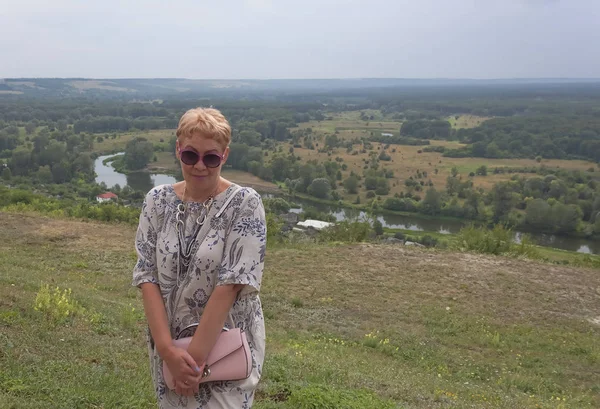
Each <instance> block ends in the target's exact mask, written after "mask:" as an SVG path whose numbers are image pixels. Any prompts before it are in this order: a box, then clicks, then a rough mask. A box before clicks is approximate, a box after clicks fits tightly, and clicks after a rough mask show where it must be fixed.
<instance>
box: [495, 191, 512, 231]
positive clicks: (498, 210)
mask: <svg viewBox="0 0 600 409" xmlns="http://www.w3.org/2000/svg"><path fill="white" fill-rule="evenodd" d="M492 197H493V207H494V222H498V221H500V220H503V219H505V218H506V216H507V215H508V213H509V212H510V210H511V209H512V207H513V202H514V198H513V192H512V188H511V186H510V182H500V183H496V184H495V185H494V189H493V190H492Z"/></svg>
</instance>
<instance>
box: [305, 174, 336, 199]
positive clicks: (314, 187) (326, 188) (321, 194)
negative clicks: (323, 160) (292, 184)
mask: <svg viewBox="0 0 600 409" xmlns="http://www.w3.org/2000/svg"><path fill="white" fill-rule="evenodd" d="M308 193H309V194H310V195H312V196H314V197H318V198H319V199H329V196H330V194H331V185H330V184H329V180H328V179H326V178H317V179H315V180H313V181H312V183H311V184H310V186H309V187H308Z"/></svg>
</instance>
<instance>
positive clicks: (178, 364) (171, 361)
mask: <svg viewBox="0 0 600 409" xmlns="http://www.w3.org/2000/svg"><path fill="white" fill-rule="evenodd" d="M162 359H163V361H165V363H166V365H167V367H168V368H169V372H170V373H171V376H172V377H173V380H174V382H175V385H177V386H179V387H182V386H183V385H189V387H188V389H189V390H190V391H193V392H197V391H198V385H199V384H200V380H201V378H202V368H200V367H198V365H197V364H196V361H195V360H194V358H192V356H191V355H190V354H189V353H188V352H187V351H186V350H185V349H182V348H179V347H176V346H170V347H169V348H167V349H166V351H165V352H164V353H163V354H162ZM177 389H179V388H177ZM186 392H187V391H186ZM186 394H187V393H186Z"/></svg>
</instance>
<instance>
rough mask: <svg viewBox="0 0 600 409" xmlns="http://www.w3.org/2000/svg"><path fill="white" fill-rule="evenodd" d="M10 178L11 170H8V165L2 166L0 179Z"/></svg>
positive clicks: (6, 179)
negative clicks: (0, 177)
mask: <svg viewBox="0 0 600 409" xmlns="http://www.w3.org/2000/svg"><path fill="white" fill-rule="evenodd" d="M11 178H12V172H11V171H10V168H9V167H8V166H6V167H4V169H3V170H2V179H4V180H5V181H7V182H8V181H10V179H11Z"/></svg>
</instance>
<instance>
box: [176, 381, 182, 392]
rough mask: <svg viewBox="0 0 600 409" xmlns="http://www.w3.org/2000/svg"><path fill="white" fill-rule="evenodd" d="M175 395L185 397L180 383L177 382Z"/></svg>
mask: <svg viewBox="0 0 600 409" xmlns="http://www.w3.org/2000/svg"><path fill="white" fill-rule="evenodd" d="M175 393H176V394H178V395H183V388H182V387H181V385H180V384H179V383H178V382H175Z"/></svg>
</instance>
